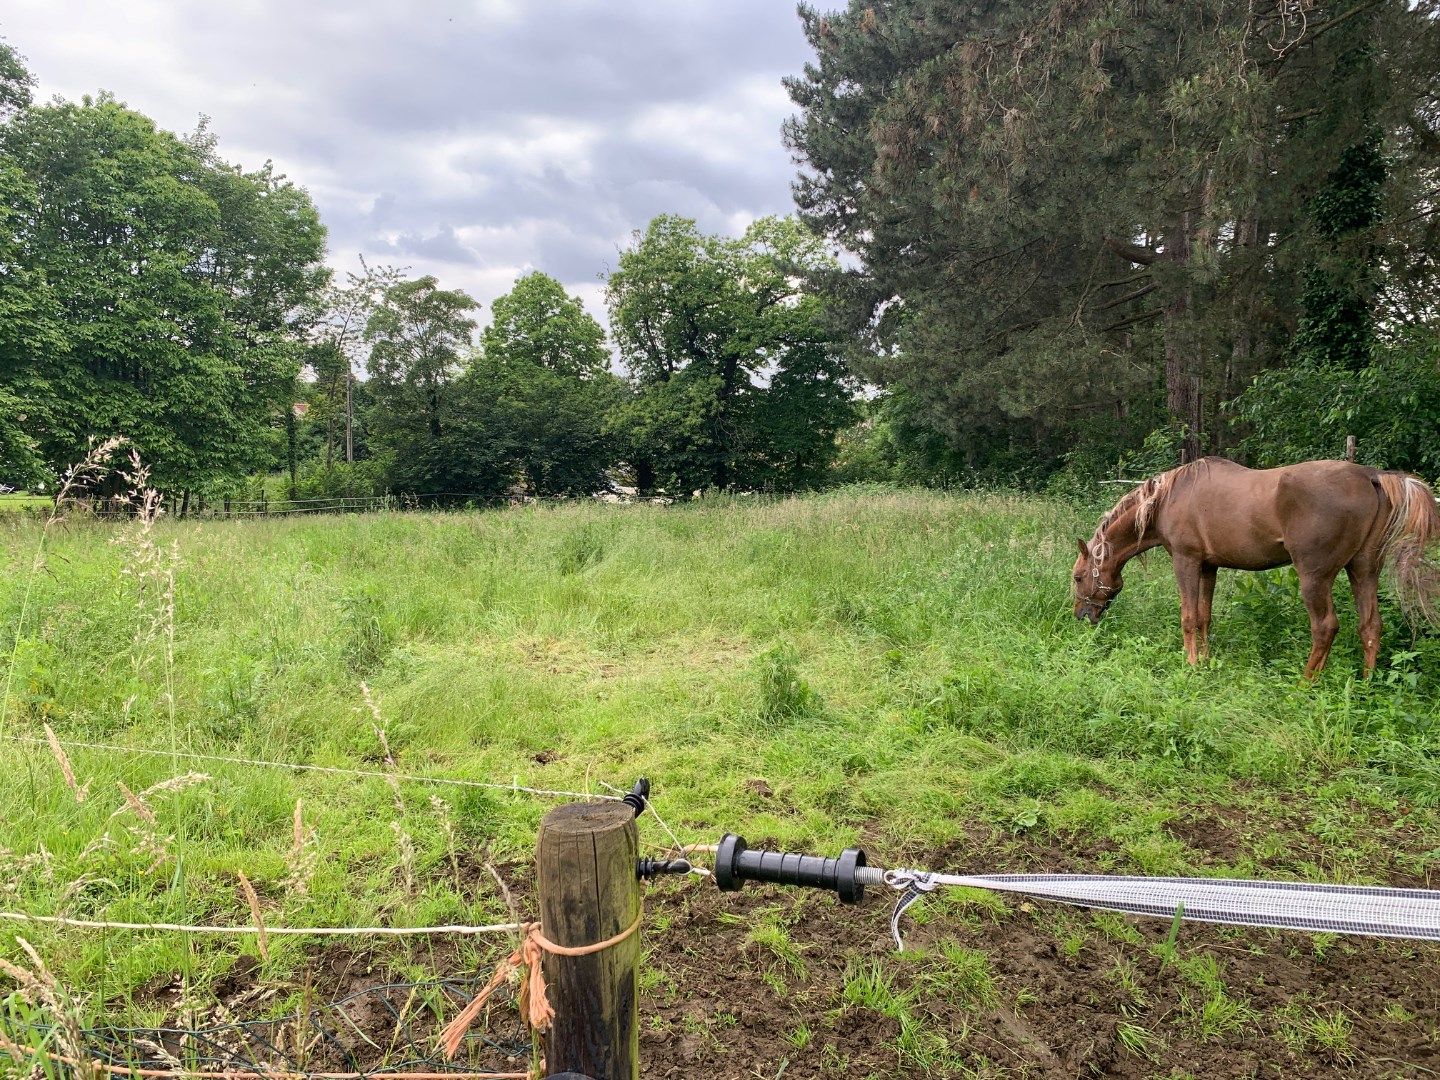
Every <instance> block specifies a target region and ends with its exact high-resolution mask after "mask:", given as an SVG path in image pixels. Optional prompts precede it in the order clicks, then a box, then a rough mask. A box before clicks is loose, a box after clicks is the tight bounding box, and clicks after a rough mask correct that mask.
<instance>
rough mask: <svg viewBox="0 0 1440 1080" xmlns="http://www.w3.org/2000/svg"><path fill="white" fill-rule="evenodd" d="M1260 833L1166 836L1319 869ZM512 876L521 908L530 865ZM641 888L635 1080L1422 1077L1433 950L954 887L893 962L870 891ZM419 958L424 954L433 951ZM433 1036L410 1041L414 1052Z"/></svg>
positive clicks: (1009, 857)
mask: <svg viewBox="0 0 1440 1080" xmlns="http://www.w3.org/2000/svg"><path fill="white" fill-rule="evenodd" d="M1359 812H1360V811H1358V810H1357V813H1359ZM1277 828H1278V829H1281V830H1283V829H1284V828H1285V822H1284V821H1283V820H1282V821H1280V822H1278V823H1277V822H1276V821H1274V820H1267V821H1265V822H1263V823H1260V822H1251V821H1249V820H1247V819H1246V818H1244V817H1243V816H1241V815H1228V816H1227V815H1226V814H1224V813H1215V812H1213V811H1209V812H1199V811H1197V816H1196V817H1195V818H1193V819H1190V820H1189V821H1188V822H1187V823H1186V824H1185V825H1183V826H1179V827H1177V828H1176V829H1175V830H1174V831H1175V834H1176V838H1177V839H1179V840H1182V841H1183V842H1185V843H1186V844H1187V845H1189V847H1190V848H1191V849H1192V850H1194V851H1195V853H1196V858H1197V860H1199V861H1200V862H1202V863H1203V862H1204V861H1207V860H1215V861H1216V862H1225V861H1229V860H1232V859H1234V858H1235V857H1236V856H1237V855H1238V854H1239V853H1242V852H1244V851H1246V850H1250V849H1251V847H1252V845H1253V843H1254V841H1255V839H1256V836H1257V834H1266V835H1267V836H1268V837H1269V840H1270V843H1269V845H1268V849H1269V850H1276V849H1278V850H1279V851H1280V854H1277V855H1274V856H1272V857H1271V858H1270V859H1268V860H1266V861H1265V862H1264V863H1263V866H1262V869H1263V872H1265V873H1269V874H1274V875H1276V876H1291V877H1299V876H1305V875H1302V874H1301V873H1299V872H1298V870H1300V869H1303V868H1310V869H1312V870H1313V868H1314V867H1315V866H1316V865H1321V864H1323V858H1322V856H1323V854H1324V852H1323V851H1322V850H1320V849H1319V848H1318V847H1317V845H1316V844H1315V843H1314V837H1313V836H1311V835H1310V834H1308V833H1304V832H1303V831H1297V832H1296V833H1295V834H1294V835H1293V836H1288V835H1287V836H1286V837H1285V840H1286V842H1285V843H1283V844H1278V845H1277V844H1275V843H1274V833H1275V830H1276V829H1277ZM1376 828H1377V830H1383V832H1384V836H1385V838H1386V840H1387V845H1388V846H1386V847H1385V851H1386V852H1388V854H1386V855H1382V856H1381V857H1380V858H1381V861H1382V862H1385V861H1387V860H1388V862H1389V865H1388V866H1385V865H1382V866H1380V867H1378V868H1377V869H1376V870H1375V873H1376V876H1377V877H1382V878H1386V879H1387V880H1390V881H1391V882H1392V883H1393V884H1397V885H1406V886H1414V887H1435V886H1436V884H1437V882H1435V881H1432V880H1430V878H1429V877H1428V876H1427V875H1426V874H1425V873H1416V872H1414V869H1413V868H1414V867H1415V866H1416V865H1428V860H1426V859H1424V858H1423V857H1420V856H1421V855H1422V854H1423V853H1415V852H1409V851H1406V850H1405V847H1404V844H1403V843H1402V842H1398V841H1397V840H1396V837H1397V836H1402V835H1403V833H1404V830H1403V822H1399V823H1398V825H1397V822H1395V821H1394V820H1389V821H1384V822H1379V821H1377V823H1376ZM1397 829H1398V831H1397ZM1112 856H1113V852H1112V851H1110V850H1108V848H1107V845H1106V844H1103V843H1101V844H1093V843H1090V844H1087V843H1085V842H1083V841H1081V840H1079V839H1074V840H1057V839H1054V838H1051V839H1048V840H1044V841H1039V840H1032V839H1029V838H1026V837H1017V836H1012V835H1010V834H1009V833H1006V832H987V831H985V830H981V829H977V830H976V831H975V832H974V834H973V835H972V836H971V837H969V838H968V839H967V841H966V842H965V843H964V844H963V845H956V846H955V847H953V848H952V849H950V850H942V851H934V852H929V853H913V857H914V861H915V862H916V863H917V864H919V865H923V866H933V867H945V868H947V869H953V870H955V871H959V872H964V871H967V870H972V871H977V872H978V871H981V870H990V871H996V870H1000V871H1005V870H1009V871H1025V870H1038V869H1045V870H1048V871H1052V872H1057V871H1058V872H1065V871H1070V872H1087V871H1088V872H1094V871H1096V870H1102V869H1105V868H1106V867H1107V865H1108V864H1109V863H1110V862H1111V861H1112ZM508 869H509V873H508V874H507V876H508V877H510V878H511V879H512V880H513V881H515V882H516V883H517V893H518V900H519V902H520V903H521V905H522V906H523V905H524V904H525V902H526V900H527V897H526V896H525V895H524V885H523V883H524V881H525V875H526V873H527V872H528V867H525V866H519V865H517V866H514V867H510V868H508ZM648 888H649V893H650V895H649V897H648V900H647V915H646V926H645V935H644V939H643V941H644V958H643V961H642V972H641V987H642V990H641V1035H640V1048H641V1056H642V1062H643V1075H645V1076H649V1077H702V1076H703V1077H709V1078H713V1080H753V1078H756V1077H760V1078H775V1080H779V1078H782V1077H783V1078H786V1080H800V1078H807V1077H890V1076H900V1075H927V1076H957V1077H958V1076H974V1077H1027V1078H1062V1077H1088V1076H1106V1077H1134V1078H1140V1077H1175V1078H1178V1077H1186V1076H1195V1077H1200V1076H1203V1077H1206V1078H1207V1080H1208V1078H1215V1080H1219V1078H1227V1077H1295V1076H1307V1077H1308V1076H1314V1077H1327V1076H1335V1077H1339V1076H1346V1077H1350V1076H1365V1077H1427V1076H1433V1075H1437V1074H1440V946H1436V945H1419V944H1415V943H1410V942H1399V941H1387V940H1380V939H1370V938H1356V937H1351V938H1338V937H1333V936H1322V937H1315V936H1312V935H1309V934H1303V933H1298V932H1288V931H1267V930H1240V929H1234V928H1221V927H1213V926H1204V925H1198V924H1186V925H1184V926H1183V927H1181V928H1180V930H1179V932H1178V934H1175V935H1174V936H1173V937H1172V926H1171V924H1170V923H1169V922H1168V921H1165V920H1157V919H1149V920H1146V919H1129V918H1122V917H1118V916H1109V915H1100V916H1096V915H1094V914H1093V913H1090V912H1086V911H1081V910H1078V909H1074V908H1066V907H1062V906H1059V905H1055V904H1049V903H1044V902H1034V903H1029V902H1016V901H1015V900H1013V899H1011V900H1010V901H1009V902H1006V903H997V902H994V901H987V900H986V899H985V898H984V896H983V895H976V894H969V893H964V894H957V893H952V894H950V895H948V896H945V895H941V896H937V897H935V898H932V899H927V900H925V901H923V902H922V904H921V905H920V906H919V907H917V908H916V909H914V910H915V916H916V917H915V919H913V920H911V919H907V932H906V943H907V947H908V951H907V952H906V953H904V954H897V953H896V952H895V951H894V947H893V943H892V942H891V940H890V937H889V932H888V926H887V921H888V913H889V897H886V896H879V895H875V894H873V893H872V894H871V895H870V896H868V897H867V898H866V901H865V903H864V904H862V905H859V906H855V907H848V906H843V905H840V904H838V903H836V902H835V900H834V899H833V897H829V896H825V895H821V894H818V893H800V892H797V891H794V890H780V889H776V888H761V887H754V886H750V887H747V888H746V890H745V891H743V892H741V893H739V894H722V893H720V892H719V891H718V890H716V889H715V888H714V887H713V885H711V884H709V883H708V882H702V881H700V880H699V879H696V878H689V879H686V880H684V881H674V880H671V881H667V882H664V883H662V884H660V885H655V886H649V887H648ZM433 956H434V959H435V961H436V962H437V964H439V965H440V966H442V967H443V966H444V963H445V952H444V950H443V948H442V949H441V951H439V952H438V953H435V954H433ZM446 974H453V975H456V976H457V978H471V979H480V978H483V977H485V976H487V975H488V974H489V972H488V971H469V972H458V973H457V972H453V971H452V972H448V973H446ZM390 978H391V970H390V959H389V958H388V954H387V952H386V951H385V949H384V948H383V947H382V948H381V949H380V950H378V951H363V950H362V951H357V950H355V949H354V948H353V947H344V946H340V947H327V948H326V949H324V951H323V952H318V953H317V954H316V958H315V963H314V964H313V965H312V967H311V970H310V973H309V975H308V976H307V984H308V985H307V994H309V995H313V999H314V1000H317V1001H328V1000H334V999H336V998H339V997H343V996H345V995H350V994H355V993H356V992H357V991H363V990H365V989H366V988H367V987H373V986H378V985H380V984H382V983H386V982H388V981H390ZM293 989H294V988H293V987H276V986H269V987H267V986H266V985H265V984H264V983H263V982H262V981H261V980H260V979H259V972H258V968H257V966H256V965H255V964H254V963H253V962H250V961H242V962H240V963H239V964H237V966H236V967H235V968H234V969H232V971H231V973H230V975H229V976H228V977H227V978H226V979H225V980H224V982H223V984H221V985H217V986H216V987H214V991H215V994H216V997H217V999H218V1000H219V1001H220V1011H219V1013H215V1012H213V1011H212V1013H211V1014H210V1019H212V1020H217V1019H220V1018H222V1017H225V1016H228V1017H234V1016H236V1015H237V1014H242V1013H243V1012H244V1010H245V1009H246V1008H247V1007H250V1008H254V1007H256V1006H257V1004H259V1003H261V1001H262V999H263V996H264V995H265V994H266V992H267V990H268V991H272V992H284V991H287V990H290V991H293ZM463 989H464V988H463V987H462V988H461V990H463ZM167 993H170V994H174V993H175V990H174V988H173V987H170V988H167V987H163V986H156V987H150V988H148V992H147V994H146V995H142V996H148V997H149V998H150V999H151V1000H152V1001H153V1002H155V1003H164V1002H165V1001H166V997H165V995H166V994H167ZM387 993H388V997H386V1001H388V1002H389V1004H388V1005H385V1004H384V1003H381V1002H379V1001H378V995H371V996H369V997H367V996H365V995H362V996H361V998H359V999H356V1002H355V1003H354V1004H352V1006H350V1007H349V1011H348V1012H347V1014H346V1018H345V1021H344V1026H345V1027H347V1028H354V1033H353V1035H351V1036H346V1035H344V1034H342V1036H341V1039H342V1041H343V1043H344V1047H343V1048H344V1049H345V1051H346V1053H348V1054H353V1055H356V1057H357V1059H358V1060H360V1061H361V1062H362V1067H367V1068H368V1067H373V1066H375V1065H377V1064H379V1062H380V1060H381V1058H380V1056H379V1055H378V1053H377V1051H378V1048H379V1047H381V1046H384V1045H390V1044H391V1043H393V1039H394V1029H395V1027H396V1024H395V1012H396V1009H397V1007H398V1006H400V1005H402V1004H403V1001H404V996H405V995H404V994H403V993H398V992H387ZM458 996H461V995H460V991H454V990H452V992H451V993H450V996H449V998H447V999H446V1003H445V1004H443V1005H442V1006H441V1007H440V1008H439V1009H438V1010H437V1011H438V1012H439V1013H444V1014H447V1016H448V1015H453V1012H454V1011H455V1009H456V1008H458V1006H457V1005H455V1004H453V1003H452V999H456V998H457V997H458ZM171 1000H174V999H173V998H172V999H171ZM176 1019H177V1020H179V1019H181V1018H179V1017H176ZM427 1021H428V1022H431V1029H436V1028H438V1023H436V1022H434V1018H433V1017H427V1016H421V1015H420V1014H418V1013H417V1014H416V1018H415V1019H414V1020H413V1021H412V1022H413V1024H414V1025H415V1026H416V1027H417V1028H424V1024H425V1022H427ZM480 1027H481V1029H482V1030H485V1031H486V1032H487V1034H488V1035H489V1036H490V1037H491V1039H492V1041H493V1042H495V1043H497V1044H499V1046H500V1047H501V1049H496V1048H495V1047H493V1046H490V1047H484V1046H482V1047H478V1048H477V1051H476V1052H475V1053H474V1054H473V1055H472V1057H471V1064H472V1067H483V1068H493V1069H515V1068H523V1067H524V1064H523V1058H517V1057H509V1056H507V1055H506V1054H505V1053H503V1052H502V1050H503V1048H507V1047H508V1048H510V1049H511V1050H518V1049H520V1048H521V1046H522V1045H523V1043H524V1034H523V1032H522V1031H521V1030H520V1029H519V1026H518V1023H517V1022H516V1021H515V1019H514V1013H513V1011H512V1009H511V1007H510V1005H509V1003H508V1002H500V1003H497V1005H496V1007H495V1009H494V1011H493V1012H492V1013H491V1015H490V1018H489V1021H488V1027H487V1025H486V1024H483V1023H482V1024H481V1025H480ZM431 1029H425V1030H422V1031H420V1032H419V1034H417V1035H416V1036H415V1038H416V1042H417V1043H419V1044H422V1045H423V1044H425V1043H426V1041H427V1040H428V1039H429V1038H431V1035H430V1034H429V1033H428V1032H429V1031H430V1030H431ZM387 1040H390V1042H389V1043H387ZM344 1057H345V1054H342V1053H340V1049H339V1048H337V1046H331V1045H329V1044H323V1043H322V1044H320V1045H317V1046H315V1047H313V1048H312V1052H311V1057H310V1059H309V1060H308V1062H307V1064H308V1066H309V1067H310V1068H312V1069H318V1068H339V1067H346V1065H345V1063H344V1062H343V1058H344ZM348 1067H354V1066H353V1062H352V1063H351V1064H349V1066H348Z"/></svg>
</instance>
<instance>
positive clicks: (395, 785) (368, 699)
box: [360, 682, 405, 815]
mask: <svg viewBox="0 0 1440 1080" xmlns="http://www.w3.org/2000/svg"><path fill="white" fill-rule="evenodd" d="M360 695H361V697H363V698H364V699H365V705H366V707H367V708H368V709H369V710H370V715H371V717H373V718H374V720H375V738H376V739H378V740H379V742H380V754H381V757H382V758H383V760H384V762H385V772H386V777H385V781H386V783H388V784H389V785H390V792H391V794H392V795H393V796H394V797H395V809H396V810H398V811H399V812H400V813H401V814H402V815H403V814H404V813H405V800H404V798H402V797H401V795H400V781H399V779H397V778H396V776H395V773H397V772H398V771H399V769H398V767H397V766H396V765H395V755H394V754H392V753H391V752H390V737H389V736H388V735H387V734H386V726H385V717H384V716H382V715H381V713H380V706H379V705H378V704H376V702H375V696H374V695H373V694H371V693H370V687H369V685H368V684H366V683H364V682H362V683H361V684H360Z"/></svg>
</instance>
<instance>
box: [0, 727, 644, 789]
mask: <svg viewBox="0 0 1440 1080" xmlns="http://www.w3.org/2000/svg"><path fill="white" fill-rule="evenodd" d="M0 739H5V740H7V741H9V742H18V743H30V744H33V745H35V746H48V745H49V743H48V742H47V741H46V740H45V739H37V738H34V737H32V736H29V735H0ZM59 742H60V745H61V746H63V747H65V749H67V750H77V749H78V750H103V751H107V752H110V753H116V754H142V755H147V754H148V755H150V756H151V757H165V758H172V757H182V758H186V759H188V760H190V761H213V762H220V763H222V764H226V765H250V766H256V767H260V768H268V769H294V770H296V771H297V772H313V773H327V774H330V775H334V776H358V777H363V778H367V779H378V780H385V781H391V780H406V781H413V782H414V783H417V784H445V785H448V786H451V787H466V788H485V789H486V790H489V791H510V792H516V793H524V794H526V795H540V796H545V797H548V798H555V799H604V800H607V801H613V802H619V801H620V800H619V798H618V797H617V796H614V795H595V794H592V793H590V792H584V791H561V790H557V789H555V788H540V787H527V786H525V785H524V784H522V783H520V781H519V780H518V779H517V780H515V781H514V782H512V783H509V784H502V783H498V782H495V781H486V780H458V779H454V778H452V777H445V776H420V775H416V774H414V773H401V772H381V771H380V770H379V769H349V768H341V767H339V766H334V765H297V764H294V763H293V762H289V761H266V760H264V759H261V758H241V757H224V756H222V755H219V754H200V753H196V752H195V751H193V750H160V749H156V748H153V747H146V746H113V745H109V744H107V743H92V742H76V741H74V740H66V739H61V740H59Z"/></svg>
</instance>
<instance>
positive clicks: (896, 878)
mask: <svg viewBox="0 0 1440 1080" xmlns="http://www.w3.org/2000/svg"><path fill="white" fill-rule="evenodd" d="M884 881H885V884H886V885H888V886H890V888H892V889H894V890H895V891H896V892H898V893H900V898H899V899H898V900H896V901H895V909H894V910H893V911H891V912H890V936H891V937H893V938H894V939H895V949H896V951H897V952H904V951H905V941H904V939H903V938H901V936H900V916H902V915H904V914H905V912H906V911H907V910H909V908H910V906H911V905H912V904H914V903H915V901H917V900H919V899H920V898H921V897H922V896H925V895H926V894H927V893H932V892H934V891H935V890H936V889H938V888H939V887H940V882H938V881H937V880H935V875H934V874H932V873H927V872H926V871H924V870H886V871H885V874H884Z"/></svg>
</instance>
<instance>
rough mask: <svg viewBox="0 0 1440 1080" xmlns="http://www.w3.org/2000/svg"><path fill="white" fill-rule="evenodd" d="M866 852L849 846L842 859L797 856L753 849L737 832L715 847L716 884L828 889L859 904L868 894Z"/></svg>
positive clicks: (734, 887)
mask: <svg viewBox="0 0 1440 1080" xmlns="http://www.w3.org/2000/svg"><path fill="white" fill-rule="evenodd" d="M871 876H872V875H870V874H868V873H866V872H865V852H863V851H861V850H860V849H859V848H846V849H845V850H844V851H842V852H841V853H840V857H839V858H838V859H827V858H825V857H824V856H821V855H794V854H790V853H788V852H784V851H751V850H750V849H749V847H747V846H746V844H745V841H744V840H743V839H742V838H740V837H738V836H736V835H735V834H734V833H726V834H725V836H724V838H723V839H722V840H721V841H720V846H719V847H718V848H716V849H715V884H716V885H718V886H720V888H721V889H723V890H724V891H725V892H734V891H736V890H737V889H739V888H740V886H742V885H744V884H745V882H747V881H768V882H770V883H771V884H773V885H804V886H806V887H808V888H812V889H826V890H828V891H832V892H834V893H835V895H836V896H838V897H839V898H840V900H841V902H842V903H846V904H855V903H859V902H860V900H861V899H863V898H864V896H865V880H866V879H867V878H869V877H871Z"/></svg>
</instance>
